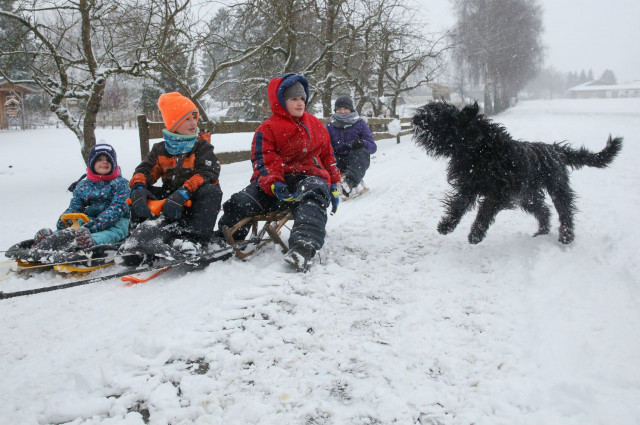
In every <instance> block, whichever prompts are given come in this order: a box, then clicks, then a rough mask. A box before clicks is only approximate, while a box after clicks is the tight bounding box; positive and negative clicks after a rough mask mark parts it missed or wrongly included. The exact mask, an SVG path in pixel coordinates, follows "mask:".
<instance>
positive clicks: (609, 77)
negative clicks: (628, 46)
mask: <svg viewBox="0 0 640 425" xmlns="http://www.w3.org/2000/svg"><path fill="white" fill-rule="evenodd" d="M600 81H602V82H603V83H606V84H618V82H617V80H616V76H615V74H614V73H613V71H612V70H610V69H605V70H604V72H603V73H602V76H601V77H600Z"/></svg>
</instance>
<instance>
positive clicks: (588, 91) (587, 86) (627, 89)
mask: <svg viewBox="0 0 640 425" xmlns="http://www.w3.org/2000/svg"><path fill="white" fill-rule="evenodd" d="M567 95H568V97H570V98H572V99H595V98H618V97H640V81H634V82H633V83H627V84H607V83H604V82H602V81H598V80H594V81H589V82H588V83H584V84H580V85H579V86H575V87H572V88H570V89H569V91H568V92H567Z"/></svg>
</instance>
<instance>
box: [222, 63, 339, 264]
mask: <svg viewBox="0 0 640 425" xmlns="http://www.w3.org/2000/svg"><path fill="white" fill-rule="evenodd" d="M267 96H268V98H269V103H270V105H271V111H272V112H273V114H272V115H271V116H270V117H269V118H267V119H266V120H265V121H264V122H263V123H262V124H261V125H260V127H258V129H257V130H256V132H255V134H254V137H253V142H252V145H251V162H252V166H253V175H252V177H251V183H250V184H249V186H247V187H245V188H244V189H243V190H242V191H241V192H238V193H235V194H233V195H232V196H231V198H230V199H229V200H228V201H227V202H225V203H224V205H223V210H224V213H223V215H222V217H221V218H220V221H219V223H218V227H219V228H222V226H228V227H233V226H234V225H235V224H236V223H238V222H239V221H240V220H242V219H243V218H244V217H247V216H252V215H257V214H263V213H265V212H271V211H277V210H281V209H285V208H291V210H292V213H293V221H294V224H293V227H292V228H291V234H290V237H289V251H288V252H287V254H286V255H285V261H286V262H287V263H288V264H290V265H291V266H292V267H294V268H295V269H297V270H299V271H304V270H307V269H308V268H309V267H310V266H311V264H312V259H313V257H314V256H315V254H316V251H318V250H319V249H320V248H322V246H323V245H324V235H325V225H326V223H327V211H326V210H327V207H328V206H329V205H330V204H333V209H332V211H333V212H335V211H336V209H337V207H338V196H339V195H338V186H337V184H338V182H339V181H340V172H339V171H338V168H337V167H336V163H335V158H334V156H333V149H332V148H331V140H330V138H329V133H328V132H327V129H326V128H325V127H324V125H323V124H322V121H320V120H319V119H318V118H316V117H314V116H313V115H311V114H309V113H307V112H306V107H307V100H308V99H309V83H308V81H307V79H306V78H304V77H303V76H302V75H297V74H285V75H280V76H278V77H276V78H274V79H272V80H271V81H270V82H269V86H268V88H267ZM249 226H250V224H248V225H247V226H246V228H243V229H241V230H240V231H238V232H236V234H235V235H234V238H235V237H237V239H244V237H246V235H247V234H248V232H249ZM220 235H221V233H220Z"/></svg>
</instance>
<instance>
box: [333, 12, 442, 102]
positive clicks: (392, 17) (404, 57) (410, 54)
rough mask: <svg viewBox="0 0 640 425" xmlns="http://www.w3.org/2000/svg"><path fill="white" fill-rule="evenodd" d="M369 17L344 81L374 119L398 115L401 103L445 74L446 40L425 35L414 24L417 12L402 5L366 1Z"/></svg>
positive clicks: (347, 56)
mask: <svg viewBox="0 0 640 425" xmlns="http://www.w3.org/2000/svg"><path fill="white" fill-rule="evenodd" d="M361 9H362V12H361V13H362V14H363V16H366V17H367V19H366V22H365V25H364V26H363V28H362V31H355V32H354V33H353V34H354V38H353V39H352V43H351V45H350V46H349V47H348V49H346V50H345V51H344V54H343V55H342V57H343V58H344V62H343V65H342V66H341V67H340V68H341V69H343V70H345V72H344V75H345V80H346V81H347V83H346V84H345V85H349V86H351V87H353V89H354V92H355V95H356V98H357V100H356V101H357V103H358V106H357V108H361V107H362V106H363V105H365V104H366V103H370V104H371V106H372V109H373V113H374V115H380V114H381V113H382V111H383V110H385V109H386V110H387V111H388V113H390V114H391V115H396V106H397V101H398V98H399V97H400V96H401V95H402V94H403V93H406V92H408V91H410V90H413V89H414V88H416V87H419V86H422V85H426V84H428V83H429V82H431V81H432V80H433V79H434V78H435V76H436V75H437V74H438V73H439V72H440V71H441V70H442V68H441V66H442V63H441V59H442V58H443V56H444V52H445V51H446V50H447V48H448V46H446V44H445V43H444V39H443V38H442V37H441V38H438V37H435V36H433V35H430V34H427V33H424V31H423V28H422V27H421V26H419V25H418V24H417V23H415V21H414V15H415V10H413V9H411V8H410V7H408V6H406V5H405V2H403V1H400V0H367V1H364V2H361Z"/></svg>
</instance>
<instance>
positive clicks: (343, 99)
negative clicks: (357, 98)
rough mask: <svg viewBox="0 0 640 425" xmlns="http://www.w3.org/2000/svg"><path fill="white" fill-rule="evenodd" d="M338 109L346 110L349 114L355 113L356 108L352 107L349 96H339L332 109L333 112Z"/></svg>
mask: <svg viewBox="0 0 640 425" xmlns="http://www.w3.org/2000/svg"><path fill="white" fill-rule="evenodd" d="M338 108H347V109H349V110H350V111H351V112H355V111H356V108H354V107H353V100H351V98H350V97H349V96H340V97H339V98H337V99H336V105H335V106H334V108H333V112H335V111H336V109H338Z"/></svg>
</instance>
